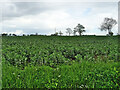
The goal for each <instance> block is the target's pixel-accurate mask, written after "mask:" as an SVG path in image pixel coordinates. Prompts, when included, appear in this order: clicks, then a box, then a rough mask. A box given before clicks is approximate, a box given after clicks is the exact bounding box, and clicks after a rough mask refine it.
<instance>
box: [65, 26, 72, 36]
mask: <svg viewBox="0 0 120 90" xmlns="http://www.w3.org/2000/svg"><path fill="white" fill-rule="evenodd" d="M66 30H67V31H66V33H68V34H69V36H70V34H72V29H71V28H67V29H66Z"/></svg>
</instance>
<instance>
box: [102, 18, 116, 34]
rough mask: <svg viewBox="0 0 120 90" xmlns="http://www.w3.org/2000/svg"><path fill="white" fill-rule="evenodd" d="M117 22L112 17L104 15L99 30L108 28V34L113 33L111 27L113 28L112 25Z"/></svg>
mask: <svg viewBox="0 0 120 90" xmlns="http://www.w3.org/2000/svg"><path fill="white" fill-rule="evenodd" d="M116 24H117V21H116V20H115V19H113V18H108V17H106V18H105V19H104V21H103V23H102V24H101V26H100V30H101V31H103V30H105V31H107V30H108V35H110V36H111V35H113V32H112V31H111V29H112V28H113V26H115V25H116Z"/></svg>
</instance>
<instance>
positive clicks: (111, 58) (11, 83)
mask: <svg viewBox="0 0 120 90" xmlns="http://www.w3.org/2000/svg"><path fill="white" fill-rule="evenodd" d="M2 41H3V44H2V87H3V88H120V62H119V60H120V58H119V57H118V55H119V53H118V37H117V36H112V37H109V36H71V37H67V36H13V37H11V36H4V37H3V38H2Z"/></svg>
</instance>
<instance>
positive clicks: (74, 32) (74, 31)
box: [73, 27, 77, 36]
mask: <svg viewBox="0 0 120 90" xmlns="http://www.w3.org/2000/svg"><path fill="white" fill-rule="evenodd" d="M76 32H77V28H76V27H75V28H74V30H73V34H74V36H75V35H76Z"/></svg>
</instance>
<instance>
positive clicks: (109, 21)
mask: <svg viewBox="0 0 120 90" xmlns="http://www.w3.org/2000/svg"><path fill="white" fill-rule="evenodd" d="M116 24H117V21H116V20H115V19H113V18H108V17H106V18H104V21H103V22H102V24H101V25H100V27H99V29H100V30H101V31H108V34H107V36H113V34H114V33H113V32H112V31H111V30H112V28H113V27H114V26H115V25H116ZM84 32H86V30H85V27H84V26H83V25H81V24H78V25H77V26H76V27H74V29H73V30H72V29H71V28H69V27H68V28H66V34H68V35H69V36H70V35H71V34H73V35H74V36H76V35H77V33H78V34H79V36H81V35H82V34H83V33H84ZM37 35H38V33H36V34H30V35H25V34H23V35H22V36H37ZM62 35H63V32H62V31H59V32H55V33H54V34H51V36H62ZM118 35H119V34H118ZM2 36H17V35H16V34H7V33H3V34H2Z"/></svg>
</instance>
